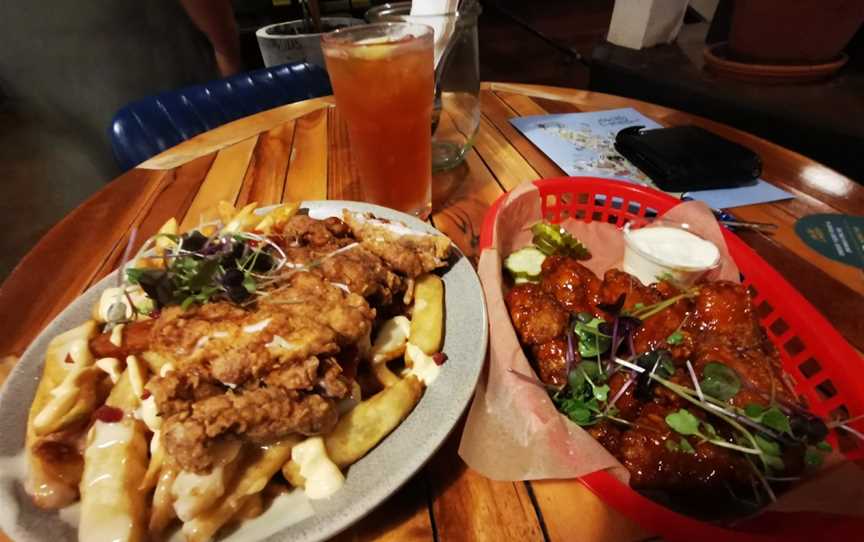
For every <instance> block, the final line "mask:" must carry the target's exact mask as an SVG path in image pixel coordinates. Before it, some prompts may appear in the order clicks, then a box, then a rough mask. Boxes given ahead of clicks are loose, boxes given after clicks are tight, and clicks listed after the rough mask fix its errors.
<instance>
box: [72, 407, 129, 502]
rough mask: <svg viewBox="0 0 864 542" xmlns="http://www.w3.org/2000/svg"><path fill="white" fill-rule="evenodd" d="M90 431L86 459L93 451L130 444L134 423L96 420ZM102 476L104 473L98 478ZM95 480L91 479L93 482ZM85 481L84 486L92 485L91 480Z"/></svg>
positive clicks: (98, 478) (98, 477) (97, 478)
mask: <svg viewBox="0 0 864 542" xmlns="http://www.w3.org/2000/svg"><path fill="white" fill-rule="evenodd" d="M90 432H91V435H90V437H91V440H90V445H89V446H87V451H86V452H85V459H86V457H87V455H92V452H94V451H95V450H104V449H105V448H112V447H114V446H119V445H123V444H128V443H129V442H130V441H131V440H132V436H133V435H134V432H133V430H132V425H131V424H129V423H123V422H122V421H119V422H103V421H100V420H96V423H94V424H93V427H92V428H91V429H90ZM109 476H110V474H109ZM102 477H103V475H98V476H97V477H96V480H100V479H102ZM93 481H94V480H91V482H93ZM85 482H86V481H82V482H81V483H82V485H83V487H89V486H90V485H91V484H90V482H87V483H85Z"/></svg>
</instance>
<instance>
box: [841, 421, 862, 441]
mask: <svg viewBox="0 0 864 542" xmlns="http://www.w3.org/2000/svg"><path fill="white" fill-rule="evenodd" d="M837 429H842V430H844V431H848V432H849V433H852V434H853V435H855V436H856V437H858V438H859V439H860V440H862V441H864V433H862V432H861V431H858V430H857V429H852V428H851V427H849V426H848V425H846V424H845V423H841V424H840V425H838V426H837Z"/></svg>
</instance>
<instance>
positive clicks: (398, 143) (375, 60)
mask: <svg viewBox="0 0 864 542" xmlns="http://www.w3.org/2000/svg"><path fill="white" fill-rule="evenodd" d="M432 44H433V41H432V29H431V28H429V27H428V26H424V25H416V24H408V23H382V24H371V25H365V26H355V27H351V28H345V29H342V30H337V31H335V32H332V33H330V34H326V35H325V36H323V37H322V47H323V49H324V58H325V61H326V63H327V72H328V73H329V74H330V82H331V83H332V84H333V93H334V94H335V96H336V107H337V108H338V110H339V112H340V113H341V115H342V116H343V117H344V119H345V122H346V124H347V126H348V140H349V142H350V144H351V156H352V159H353V160H354V163H355V165H356V167H357V170H358V173H359V175H360V182H361V184H362V186H363V191H364V193H365V196H366V200H367V201H369V202H371V203H377V204H379V205H383V206H385V207H391V208H393V209H396V210H399V211H404V212H407V213H412V214H415V215H417V216H420V217H422V218H426V217H427V216H428V215H429V211H430V210H431V200H432V154H431V143H432V131H431V129H430V126H431V123H432V102H433V98H434V92H435V87H434V85H435V82H434V71H435V70H434V63H433V54H432V51H433V45H432Z"/></svg>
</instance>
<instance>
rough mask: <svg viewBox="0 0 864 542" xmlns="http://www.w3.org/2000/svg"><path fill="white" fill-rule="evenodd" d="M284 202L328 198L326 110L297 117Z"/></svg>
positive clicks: (283, 196)
mask: <svg viewBox="0 0 864 542" xmlns="http://www.w3.org/2000/svg"><path fill="white" fill-rule="evenodd" d="M296 122H297V124H296V128H295V130H294V145H293V146H292V147H291V154H290V163H289V164H288V175H287V178H286V179H285V192H284V193H283V195H282V201H302V200H316V199H326V198H327V154H328V144H327V111H326V110H325V109H319V110H317V111H314V112H312V113H309V114H306V115H304V116H302V117H300V118H298V119H297V121H296Z"/></svg>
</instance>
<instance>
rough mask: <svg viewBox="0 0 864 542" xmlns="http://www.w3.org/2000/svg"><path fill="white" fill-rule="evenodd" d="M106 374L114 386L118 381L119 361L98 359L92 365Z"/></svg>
mask: <svg viewBox="0 0 864 542" xmlns="http://www.w3.org/2000/svg"><path fill="white" fill-rule="evenodd" d="M94 365H96V367H99V368H100V369H102V370H103V371H105V372H106V373H107V374H108V377H109V378H111V383H113V384H116V383H117V381H118V380H120V360H119V359H117V358H99V359H97V360H96V363H95V364H94Z"/></svg>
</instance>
